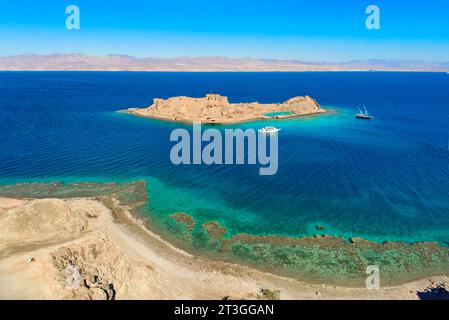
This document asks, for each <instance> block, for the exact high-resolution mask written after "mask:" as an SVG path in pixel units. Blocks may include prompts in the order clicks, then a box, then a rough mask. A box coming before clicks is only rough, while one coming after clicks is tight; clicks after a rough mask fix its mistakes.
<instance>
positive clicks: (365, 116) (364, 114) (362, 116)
mask: <svg viewBox="0 0 449 320" xmlns="http://www.w3.org/2000/svg"><path fill="white" fill-rule="evenodd" d="M363 108H364V109H365V112H363V111H362V110H361V109H360V108H359V113H357V114H356V115H355V117H356V118H357V119H364V120H370V119H372V118H374V117H373V116H370V115H369V114H368V110H366V107H365V105H363Z"/></svg>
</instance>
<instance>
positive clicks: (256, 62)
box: [0, 54, 449, 72]
mask: <svg viewBox="0 0 449 320" xmlns="http://www.w3.org/2000/svg"><path fill="white" fill-rule="evenodd" d="M0 70H105V71H115V70H117V71H118V70H123V71H125V70H128V71H343V70H347V71H355V70H373V71H445V72H449V62H428V61H419V60H403V61H402V60H401V61H399V60H354V61H349V62H342V63H326V62H304V61H297V60H275V59H255V58H225V57H180V58H136V57H133V56H128V55H107V56H89V55H84V54H52V55H34V54H28V55H17V56H8V57H0Z"/></svg>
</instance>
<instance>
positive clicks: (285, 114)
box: [264, 111, 293, 117]
mask: <svg viewBox="0 0 449 320" xmlns="http://www.w3.org/2000/svg"><path fill="white" fill-rule="evenodd" d="M291 114H293V112H290V111H278V112H268V113H265V114H264V116H265V117H279V116H288V115H291Z"/></svg>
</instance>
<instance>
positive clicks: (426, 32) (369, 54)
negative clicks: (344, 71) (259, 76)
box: [0, 0, 449, 61]
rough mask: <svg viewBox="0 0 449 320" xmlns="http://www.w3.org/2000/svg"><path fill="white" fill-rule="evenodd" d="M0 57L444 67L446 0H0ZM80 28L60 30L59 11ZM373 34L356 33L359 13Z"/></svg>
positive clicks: (448, 52) (448, 36)
mask: <svg viewBox="0 0 449 320" xmlns="http://www.w3.org/2000/svg"><path fill="white" fill-rule="evenodd" d="M0 3H1V8H0V55H2V56H4V55H14V54H22V53H43V54H48V53H74V52H76V53H86V54H95V55H103V54H130V55H135V56H139V57H144V56H158V57H176V56H228V57H257V58H277V59H299V60H307V61H347V60H358V59H402V60H404V59H423V60H432V61H449V1H448V0H427V1H423V0H408V1H400V0H370V1H365V0H327V1H326V0H313V1H312V0H308V1H305V0H258V1H256V0H240V1H236V0H227V1H224V0H220V1H218V0H207V1H206V0H164V1H162V0H160V1H155V0H146V1H144V0H127V1H124V0H122V1H116V0H70V1H65V0H57V1H55V0H39V1H31V0H15V1H9V0H0ZM71 4H74V5H77V6H78V7H79V8H80V11H81V29H80V30H71V31H69V30H67V29H66V28H65V20H66V17H67V15H66V13H65V8H66V7H67V6H68V5H71ZM370 4H375V5H377V6H378V7H379V8H380V10H381V16H380V17H381V29H380V30H368V29H367V28H366V27H365V19H366V17H367V15H366V14H365V8H366V7H367V6H368V5H370Z"/></svg>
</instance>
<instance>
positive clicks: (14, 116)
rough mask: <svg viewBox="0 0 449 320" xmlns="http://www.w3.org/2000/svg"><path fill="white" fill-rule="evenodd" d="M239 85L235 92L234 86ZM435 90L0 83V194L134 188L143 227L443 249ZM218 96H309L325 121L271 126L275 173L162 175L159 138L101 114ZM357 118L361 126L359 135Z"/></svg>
mask: <svg viewBox="0 0 449 320" xmlns="http://www.w3.org/2000/svg"><path fill="white" fill-rule="evenodd" d="M242 83H243V84H244V86H242V85H241V84H242ZM448 89H449V76H447V75H446V74H416V73H399V74H395V73H201V74H198V73H101V72H100V73H97V72H89V73H77V72H56V73H52V72H42V73H41V72H38V73H26V72H23V73H22V72H20V73H0V111H1V114H0V134H1V137H2V139H1V140H0V183H2V184H11V183H17V182H30V181H65V182H81V181H90V182H107V181H116V182H126V181H133V180H137V179H145V180H147V181H148V190H149V199H150V202H149V205H148V208H147V211H146V213H147V214H149V215H151V216H152V217H154V218H156V219H158V220H159V221H164V220H165V219H167V217H168V216H169V215H170V214H172V213H174V212H186V213H188V214H190V215H192V216H193V217H194V218H195V219H196V220H198V221H200V222H205V221H210V220H216V221H219V222H220V223H221V224H222V225H223V226H225V227H226V228H227V229H228V234H229V235H231V234H235V233H241V232H246V233H250V234H279V235H288V236H302V235H310V234H315V233H317V231H316V230H315V226H316V225H317V224H320V225H324V226H325V229H324V230H323V231H322V233H326V234H333V235H341V236H345V237H351V236H360V237H365V238H368V239H372V240H376V241H386V240H395V239H399V240H405V241H422V240H428V241H439V242H442V243H447V242H448V240H447V239H448V238H449V200H448V190H449V152H448V137H449V130H448V125H447V124H448V121H449V111H448V110H449V109H448V108H449V90H448ZM209 92H219V93H221V94H223V95H228V96H229V98H230V101H231V102H239V101H242V102H249V101H260V102H263V103H269V102H276V101H284V100H286V99H288V98H291V97H293V96H296V95H310V96H312V97H314V98H316V99H317V100H318V102H319V103H321V104H322V105H323V106H324V107H326V108H329V109H332V110H333V112H331V113H329V114H326V115H321V116H312V117H305V118H301V119H289V120H270V121H263V122H256V123H245V124H241V125H233V126H226V127H216V126H214V128H219V129H220V130H223V129H225V128H243V129H244V128H255V129H257V128H260V127H262V126H266V125H274V126H276V127H278V128H281V129H282V131H281V133H280V135H279V148H280V149H279V171H278V174H276V175H275V176H271V177H270V176H259V174H258V166H224V165H223V166H206V165H200V166H196V165H195V166H193V165H191V166H174V165H172V164H171V162H170V159H169V152H170V148H171V146H172V144H171V143H170V141H169V135H170V133H171V131H172V130H173V129H175V128H178V127H184V128H187V129H189V130H190V128H189V126H186V125H179V124H174V123H165V122H161V121H155V120H149V119H142V118H137V117H134V116H130V115H126V114H121V113H117V112H115V111H116V110H119V109H124V108H128V107H144V106H147V105H149V104H150V103H151V100H152V98H156V97H161V98H167V97H169V96H175V95H189V96H203V95H204V94H205V93H209ZM361 104H366V105H367V107H368V109H369V111H370V113H371V114H373V115H374V116H375V117H376V118H375V119H374V120H373V121H370V122H366V121H359V120H357V119H355V117H354V113H355V112H356V111H357V105H361Z"/></svg>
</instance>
